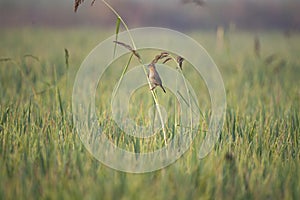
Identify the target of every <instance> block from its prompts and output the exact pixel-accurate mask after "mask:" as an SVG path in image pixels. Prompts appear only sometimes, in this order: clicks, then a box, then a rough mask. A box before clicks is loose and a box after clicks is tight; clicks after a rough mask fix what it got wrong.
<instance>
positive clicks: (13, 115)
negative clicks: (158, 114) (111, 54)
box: [0, 29, 300, 199]
mask: <svg viewBox="0 0 300 200" xmlns="http://www.w3.org/2000/svg"><path fill="white" fill-rule="evenodd" d="M99 32H100V31H99V30H62V31H59V30H41V29H36V30H30V29H24V30H23V29H22V30H1V35H2V40H1V41H0V46H1V48H0V96H1V99H0V199H99V198H100V199H141V198H143V199H199V198H203V199H299V198H300V192H299V185H300V181H299V180H300V152H299V150H300V120H299V117H300V116H299V113H300V112H299V102H300V95H299V94H300V90H299V85H300V80H299V75H300V68H299V64H300V63H299V59H298V52H300V49H299V48H300V45H299V43H300V37H299V36H296V35H295V36H293V37H291V38H288V39H287V38H284V37H283V35H280V34H279V33H277V32H266V33H261V34H260V44H261V46H260V57H257V56H255V54H254V51H253V35H252V34H251V33H230V34H228V35H227V40H228V42H227V43H226V44H225V45H226V46H225V47H224V49H223V50H222V51H221V52H220V51H215V42H214V41H215V33H214V32H197V33H191V35H192V36H193V37H195V38H196V40H197V41H199V42H200V43H202V44H203V45H204V47H206V48H207V50H208V52H209V53H210V54H211V55H212V57H213V59H214V60H215V61H216V63H217V65H218V66H219V68H220V71H221V73H222V75H223V78H224V83H225V87H226V93H227V104H228V108H227V113H226V122H225V124H224V127H223V130H222V133H221V136H220V138H219V141H218V143H217V144H216V146H215V148H214V149H213V151H212V152H211V153H210V154H209V155H208V156H207V157H206V158H204V159H203V160H198V158H197V156H198V155H197V152H198V149H199V147H200V144H201V142H202V139H203V137H204V134H205V130H206V129H207V124H208V120H209V118H208V117H207V116H209V113H210V109H209V97H208V96H207V94H205V93H207V91H206V89H205V85H201V84H196V85H195V87H196V88H195V89H196V91H201V95H200V96H201V97H199V99H198V101H199V102H200V107H201V108H202V110H201V111H202V115H203V117H202V118H201V131H200V132H199V135H198V136H197V137H196V139H195V141H194V143H193V145H192V147H191V148H190V149H189V150H188V152H186V153H185V154H184V156H182V157H181V158H180V159H179V160H178V161H177V162H175V163H174V164H172V165H171V166H169V167H167V168H165V169H162V170H159V171H156V172H151V173H146V174H140V175H137V174H126V173H122V172H118V171H115V170H113V169H110V168H108V167H106V166H104V165H103V164H101V163H99V162H98V161H97V160H96V159H94V158H93V157H92V156H91V155H90V154H89V153H88V151H87V150H86V149H85V148H84V146H83V145H82V143H81V141H80V139H79V137H78V135H77V133H76V130H75V128H74V124H73V119H72V111H71V94H72V84H73V81H74V78H75V74H76V71H77V70H78V68H79V66H80V63H81V62H82V60H83V59H84V57H85V56H86V55H87V54H88V53H89V51H90V50H91V49H92V48H93V47H94V46H95V45H97V43H98V42H100V41H101V40H102V39H104V38H105V37H106V36H107V33H105V32H100V33H101V34H100V36H99ZM87 36H88V37H87ZM48 38H55V40H53V42H51V45H47V46H44V44H43V43H41V42H40V41H47V39H48ZM274 41H276V42H274ZM112 45H114V44H112ZM66 46H67V47H68V53H67V52H65V55H64V51H63V50H64V49H65V47H66ZM139 53H141V54H142V55H143V57H145V56H146V58H149V59H148V60H149V61H151V59H152V58H153V56H152V54H153V55H155V54H157V52H152V54H151V52H143V51H141V52H139ZM191 53H192V52H191ZM24 55H25V56H24ZM29 55H30V56H29ZM67 55H68V56H67ZM147 55H148V57H147ZM270 55H276V57H274V56H273V58H272V59H271V58H270ZM129 57H130V53H129V54H128V57H126V58H121V60H120V61H116V63H113V64H112V65H113V66H116V67H114V68H113V69H111V70H108V71H106V72H105V73H106V76H105V77H104V79H103V82H104V83H107V84H101V85H99V89H101V91H102V92H103V93H101V96H100V97H97V102H98V106H99V110H98V113H99V120H100V122H101V123H104V124H105V125H106V127H107V128H106V129H105V131H106V133H107V135H108V136H109V137H110V139H111V141H112V142H115V143H116V144H117V145H119V146H120V147H122V148H125V149H127V150H130V151H133V152H134V151H147V150H149V148H150V149H158V148H160V147H161V146H162V145H163V143H162V142H161V141H162V139H163V136H162V135H161V134H160V135H159V136H157V137H156V138H155V140H150V141H141V140H137V139H135V138H133V137H129V136H126V135H125V134H123V133H122V132H121V131H119V129H118V128H117V127H116V125H115V124H114V123H113V122H112V121H109V120H107V119H106V116H107V115H106V113H105V112H104V110H103V108H104V107H105V106H106V103H110V96H109V95H111V93H112V91H113V88H114V85H115V84H117V83H118V77H119V76H115V75H114V73H115V74H119V75H121V74H122V70H123V69H124V66H127V62H128V58H129ZM122 59H123V60H122ZM266 59H267V61H268V62H266ZM133 60H134V59H133ZM134 64H135V63H134V61H133V62H132V63H131V65H130V66H129V65H128V66H127V67H128V70H129V69H130V68H131V67H132V65H134ZM136 64H138V63H136ZM66 66H67V67H66ZM183 72H184V73H185V74H186V76H187V77H188V79H189V81H190V82H193V81H195V80H196V79H197V76H196V75H195V73H194V71H193V70H192V69H191V66H189V65H188V64H187V63H184V68H183ZM112 77H114V78H112ZM197 81H198V80H197ZM65 83H67V84H65ZM145 91H146V92H145ZM202 93H204V94H202ZM145 94H147V95H145ZM158 94H160V102H167V103H166V105H165V106H168V104H170V105H173V104H174V102H173V104H172V101H173V98H172V94H169V93H167V94H166V95H165V96H163V95H162V93H159V91H158ZM168 95H170V96H168ZM198 95H199V94H198ZM131 101H132V102H133V103H132V107H130V110H132V113H131V114H132V117H133V118H134V119H135V120H136V121H140V122H145V121H146V120H147V118H146V115H147V112H148V108H149V106H150V105H152V104H153V101H152V99H151V94H150V93H149V89H148V88H147V87H143V88H141V89H139V90H138V91H137V92H136V93H135V94H133V97H132V99H131ZM134 102H140V103H139V104H134ZM169 102H171V103H169ZM136 105H139V107H137V106H136ZM173 110H174V109H173ZM139 111H140V112H141V113H142V114H137V113H138V112H139ZM168 112H170V113H168V114H169V115H170V116H174V115H175V114H174V113H172V111H168ZM173 118H176V117H173ZM173 118H172V119H173ZM174 120H176V119H174ZM174 120H173V121H172V120H170V121H169V122H168V123H169V124H172V123H174ZM170 137H171V136H170Z"/></svg>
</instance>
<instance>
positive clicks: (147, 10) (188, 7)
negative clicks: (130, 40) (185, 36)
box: [0, 0, 300, 33]
mask: <svg viewBox="0 0 300 200" xmlns="http://www.w3.org/2000/svg"><path fill="white" fill-rule="evenodd" d="M200 1H201V0H200ZM108 2H109V3H110V4H111V5H112V6H113V7H114V8H115V9H116V10H117V11H118V12H119V13H120V14H121V16H122V17H123V18H124V19H125V20H126V22H127V23H128V24H129V25H130V27H131V28H133V27H139V26H163V27H166V28H172V29H176V30H191V29H199V28H201V29H215V28H216V27H217V26H220V25H221V26H223V27H225V28H226V27H230V26H233V27H236V28H239V29H248V30H249V29H251V30H258V29H281V30H283V31H285V32H287V33H288V32H289V31H293V30H297V29H299V27H300V26H299V25H300V12H299V9H300V1H298V0H284V1H283V0H264V1H259V0H223V1H221V0H206V1H205V3H204V5H202V4H201V3H197V0H163V1H158V0H151V1H145V0H113V1H108ZM90 4H91V1H88V0H86V1H84V3H83V4H82V5H80V6H79V9H78V11H77V13H75V12H74V1H73V0H63V1H62V0H51V1H47V0H26V1H18V0H1V1H0V26H1V27H2V28H3V27H12V26H13V27H14V26H18V27H20V26H38V27H40V26H42V27H44V26H50V27H76V26H93V27H94V26H95V27H104V26H114V22H115V17H114V15H113V14H112V13H111V12H110V11H109V10H108V9H107V8H106V7H105V6H104V5H103V3H102V2H101V1H100V0H96V1H95V3H94V6H90Z"/></svg>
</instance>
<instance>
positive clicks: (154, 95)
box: [102, 0, 167, 146]
mask: <svg viewBox="0 0 300 200" xmlns="http://www.w3.org/2000/svg"><path fill="white" fill-rule="evenodd" d="M102 2H103V3H104V4H105V5H106V6H107V7H108V8H109V9H110V10H111V11H112V12H113V13H114V14H115V15H116V16H117V17H118V18H119V19H120V21H121V22H122V24H123V26H124V27H125V29H126V31H127V33H128V35H129V38H130V40H131V44H132V46H133V49H134V50H136V46H135V43H134V40H133V37H132V35H131V33H130V31H129V28H128V26H127V24H126V23H125V21H124V20H123V18H122V17H121V16H120V15H119V14H118V12H117V11H116V10H115V9H114V8H113V7H111V5H109V4H108V3H107V2H106V1H105V0H102ZM138 60H139V62H140V64H142V66H143V69H144V72H145V75H146V77H147V81H148V84H149V88H150V89H151V83H150V80H149V78H148V76H147V70H146V65H145V64H144V62H143V61H142V59H141V58H139V59H138ZM124 72H125V71H124ZM123 77H124V74H123V73H122V75H121V77H120V81H122V79H123ZM151 94H152V97H153V99H154V101H155V105H156V109H157V112H158V115H159V118H160V121H161V126H162V129H163V133H164V142H165V145H166V146H167V136H166V129H165V125H164V121H163V118H162V113H161V110H160V107H159V103H158V99H157V96H156V94H155V92H154V91H153V90H151Z"/></svg>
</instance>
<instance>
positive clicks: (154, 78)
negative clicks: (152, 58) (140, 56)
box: [148, 63, 166, 93]
mask: <svg viewBox="0 0 300 200" xmlns="http://www.w3.org/2000/svg"><path fill="white" fill-rule="evenodd" d="M148 67H149V73H148V78H149V80H150V83H151V86H152V88H151V90H154V89H155V88H156V87H157V86H160V87H161V88H162V89H163V91H164V92H165V93H166V90H165V88H164V87H163V86H162V81H161V79H160V76H159V74H158V72H157V71H156V68H155V65H154V64H153V63H150V64H149V65H148Z"/></svg>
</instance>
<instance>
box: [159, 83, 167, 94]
mask: <svg viewBox="0 0 300 200" xmlns="http://www.w3.org/2000/svg"><path fill="white" fill-rule="evenodd" d="M160 87H161V88H162V89H163V91H164V93H167V92H166V90H165V88H164V87H163V86H162V85H160Z"/></svg>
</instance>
